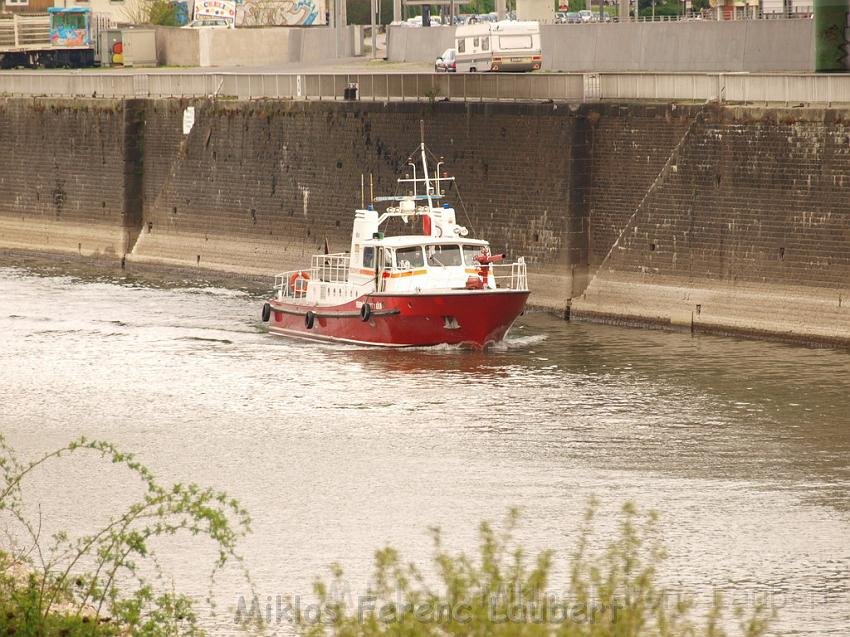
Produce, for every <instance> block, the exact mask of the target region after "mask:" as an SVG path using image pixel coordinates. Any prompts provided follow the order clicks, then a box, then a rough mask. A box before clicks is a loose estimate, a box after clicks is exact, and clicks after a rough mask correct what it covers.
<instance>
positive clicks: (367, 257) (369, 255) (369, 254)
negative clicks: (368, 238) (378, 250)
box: [363, 246, 375, 268]
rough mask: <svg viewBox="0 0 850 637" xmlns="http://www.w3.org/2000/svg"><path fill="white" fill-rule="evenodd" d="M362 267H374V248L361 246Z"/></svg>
mask: <svg viewBox="0 0 850 637" xmlns="http://www.w3.org/2000/svg"><path fill="white" fill-rule="evenodd" d="M363 267H364V268H374V267H375V248H373V247H372V246H368V247H366V248H363Z"/></svg>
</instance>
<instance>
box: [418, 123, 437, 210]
mask: <svg viewBox="0 0 850 637" xmlns="http://www.w3.org/2000/svg"><path fill="white" fill-rule="evenodd" d="M419 137H420V140H419V151H420V152H421V153H422V170H423V171H424V176H425V196H426V197H427V198H428V214H429V216H430V214H431V208H433V207H434V202H433V201H431V175H429V174H428V158H427V156H426V155H425V121H424V120H421V119H420V120H419Z"/></svg>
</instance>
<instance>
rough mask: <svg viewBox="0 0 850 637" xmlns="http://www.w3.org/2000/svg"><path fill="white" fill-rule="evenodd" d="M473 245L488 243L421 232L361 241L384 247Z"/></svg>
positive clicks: (365, 244)
mask: <svg viewBox="0 0 850 637" xmlns="http://www.w3.org/2000/svg"><path fill="white" fill-rule="evenodd" d="M458 244H466V245H474V246H482V247H483V246H486V245H488V243H487V242H486V241H483V240H482V239H469V238H467V237H429V236H427V235H423V234H414V235H399V236H395V237H384V238H383V239H367V240H365V241H363V245H364V246H383V247H385V248H409V247H412V246H426V245H427V246H432V245H458Z"/></svg>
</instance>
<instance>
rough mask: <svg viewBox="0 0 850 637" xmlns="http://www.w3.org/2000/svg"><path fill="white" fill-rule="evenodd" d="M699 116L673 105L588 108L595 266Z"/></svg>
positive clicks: (589, 194) (592, 259)
mask: <svg viewBox="0 0 850 637" xmlns="http://www.w3.org/2000/svg"><path fill="white" fill-rule="evenodd" d="M696 112H697V109H695V108H693V107H682V106H672V105H669V104H659V105H617V104H610V105H599V106H597V105H594V106H590V107H588V119H589V121H590V122H591V127H590V130H591V139H592V146H593V148H592V161H591V175H590V180H589V188H588V189H589V192H588V193H587V195H586V196H587V199H588V202H589V214H590V219H591V221H590V224H591V233H590V238H589V239H590V244H589V249H590V257H589V258H590V263H591V265H592V266H598V265H599V264H600V263H601V262H602V260H603V259H604V258H605V256H606V254H607V253H608V250H609V249H610V247H611V246H612V245H613V244H614V241H615V240H616V239H617V236H619V234H620V232H621V231H622V230H623V227H624V225H625V224H626V222H627V221H628V219H629V218H630V217H631V216H632V214H633V213H634V211H635V209H636V208H637V206H638V204H639V203H640V201H641V198H642V197H643V196H644V194H645V193H646V191H647V189H648V188H649V187H650V185H651V184H652V182H653V181H654V180H655V178H656V177H657V176H658V173H659V171H660V170H661V168H662V167H663V166H664V163H665V162H666V161H667V158H668V157H669V156H670V153H671V152H672V151H673V148H674V147H675V146H676V144H677V143H678V142H679V140H680V139H681V138H682V135H683V134H684V132H685V130H687V127H688V124H689V123H690V121H691V120H692V119H693V117H694V116H695V114H696Z"/></svg>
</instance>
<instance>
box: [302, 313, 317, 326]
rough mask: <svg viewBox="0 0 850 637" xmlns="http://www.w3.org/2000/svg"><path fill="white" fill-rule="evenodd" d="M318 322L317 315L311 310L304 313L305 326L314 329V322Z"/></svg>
mask: <svg viewBox="0 0 850 637" xmlns="http://www.w3.org/2000/svg"><path fill="white" fill-rule="evenodd" d="M315 322H316V315H315V314H313V312H312V311H311V310H307V313H306V314H305V315H304V327H306V328H307V329H308V330H312V329H313V323H315Z"/></svg>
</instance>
